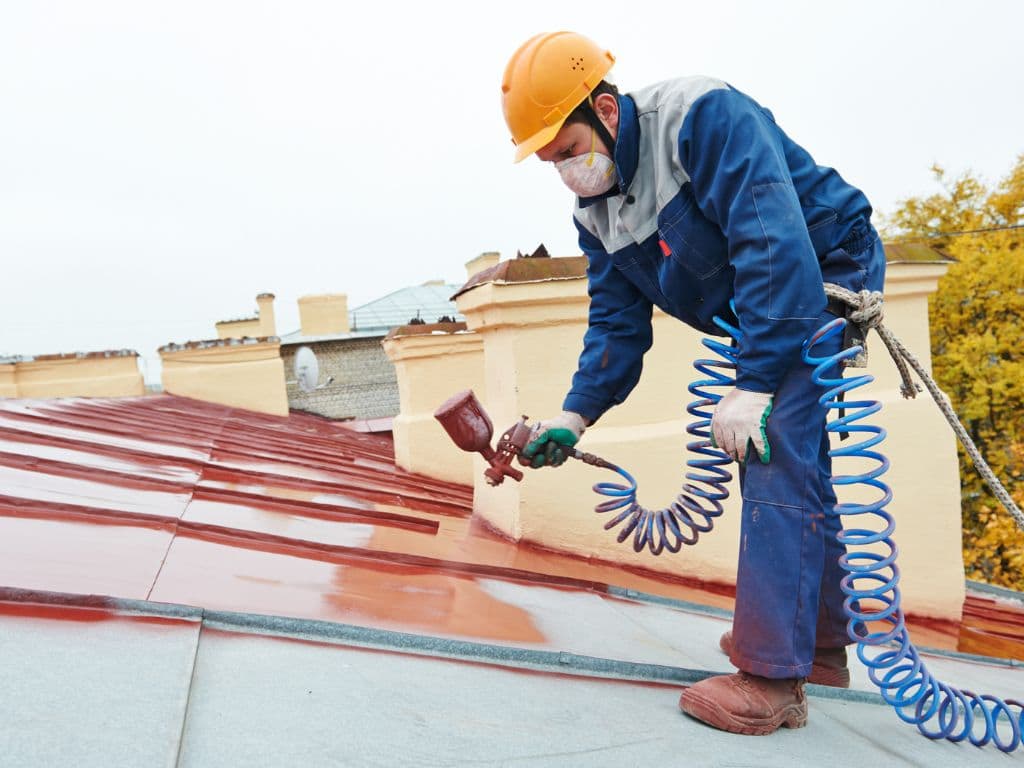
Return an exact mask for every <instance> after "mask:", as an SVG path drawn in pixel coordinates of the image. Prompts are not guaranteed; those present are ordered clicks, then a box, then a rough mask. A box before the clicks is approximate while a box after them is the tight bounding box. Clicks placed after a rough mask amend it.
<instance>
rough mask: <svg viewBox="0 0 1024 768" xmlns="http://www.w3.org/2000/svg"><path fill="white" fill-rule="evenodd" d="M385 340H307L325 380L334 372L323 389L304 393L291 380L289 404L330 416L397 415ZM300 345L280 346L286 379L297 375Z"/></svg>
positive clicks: (395, 384)
mask: <svg viewBox="0 0 1024 768" xmlns="http://www.w3.org/2000/svg"><path fill="white" fill-rule="evenodd" d="M381 340H382V339H381V338H368V339H343V340H338V341H321V342H317V343H310V344H306V345H305V346H308V347H309V348H310V349H312V350H313V353H314V354H315V355H316V357H317V360H318V361H319V364H320V382H321V383H323V382H325V381H327V379H328V377H330V376H333V377H334V381H333V382H332V383H331V384H330V385H328V386H327V387H325V388H324V389H318V390H316V391H314V392H303V391H302V390H300V389H299V386H298V384H293V383H289V384H288V385H287V386H288V407H289V408H296V409H298V410H302V411H307V412H309V413H316V414H319V415H320V416H326V417H327V418H329V419H375V418H380V417H382V416H394V415H396V414H397V413H398V410H399V404H398V381H397V379H396V378H395V366H394V365H393V364H392V363H391V361H390V360H388V356H387V355H386V354H385V353H384V348H383V347H382V346H381ZM300 346H303V345H301V344H294V345H289V346H287V347H281V357H282V358H283V359H284V369H285V379H286V380H287V381H288V382H292V381H293V380H294V379H295V352H296V350H298V349H299V347H300Z"/></svg>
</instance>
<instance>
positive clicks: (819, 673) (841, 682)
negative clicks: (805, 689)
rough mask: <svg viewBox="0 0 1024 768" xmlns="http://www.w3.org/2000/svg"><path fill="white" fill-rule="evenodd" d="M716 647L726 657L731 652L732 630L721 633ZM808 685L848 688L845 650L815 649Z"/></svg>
mask: <svg viewBox="0 0 1024 768" xmlns="http://www.w3.org/2000/svg"><path fill="white" fill-rule="evenodd" d="M718 647H719V648H721V649H722V651H723V652H724V653H725V655H726V656H729V655H730V654H731V652H732V630H731V629H730V630H728V631H727V632H723V633H722V637H721V638H719V640H718ZM807 682H808V683H813V684H814V685H831V686H832V687H833V688H849V687H850V670H849V668H848V667H847V666H846V649H845V648H815V649H814V661H813V662H812V663H811V674H810V677H808V678H807Z"/></svg>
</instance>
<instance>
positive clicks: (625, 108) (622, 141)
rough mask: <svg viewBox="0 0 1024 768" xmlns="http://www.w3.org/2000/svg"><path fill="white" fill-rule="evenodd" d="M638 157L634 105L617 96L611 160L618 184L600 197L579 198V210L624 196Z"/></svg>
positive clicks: (638, 142)
mask: <svg viewBox="0 0 1024 768" xmlns="http://www.w3.org/2000/svg"><path fill="white" fill-rule="evenodd" d="M639 157H640V122H639V121H638V120H637V117H636V104H635V103H634V102H633V99H632V97H631V96H628V95H626V94H620V95H619V130H618V133H617V134H616V136H615V148H614V149H613V150H612V160H614V161H615V174H616V176H617V177H618V184H617V185H616V186H614V187H612V188H611V189H609V190H608V191H607V192H605V193H604V194H602V195H594V196H593V197H581V198H579V206H580V208H587V207H589V206H591V205H593V204H594V203H596V202H598V201H600V200H606V199H608V198H609V197H615V195H624V194H626V191H627V190H628V189H629V185H630V184H632V183H633V177H634V176H635V175H636V166H637V163H638V162H639Z"/></svg>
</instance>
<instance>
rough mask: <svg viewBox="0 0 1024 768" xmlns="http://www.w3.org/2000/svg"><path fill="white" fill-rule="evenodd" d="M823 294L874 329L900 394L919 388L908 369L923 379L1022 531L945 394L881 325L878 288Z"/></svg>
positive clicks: (1020, 516)
mask: <svg viewBox="0 0 1024 768" xmlns="http://www.w3.org/2000/svg"><path fill="white" fill-rule="evenodd" d="M825 295H826V296H829V297H831V298H836V299H839V300H840V301H842V302H843V303H844V304H846V305H847V306H849V307H851V308H852V310H853V311H852V312H850V314H849V320H850V321H852V322H853V323H855V324H857V325H859V326H860V327H861V328H863V329H864V332H865V333H866V332H867V330H868V329H869V328H874V329H875V331H877V332H878V335H879V336H880V337H881V338H882V342H883V343H884V344H885V347H886V349H888V350H889V354H890V355H891V356H892V359H893V362H895V363H896V367H897V368H898V369H899V371H900V377H901V378H902V379H903V383H902V384H901V385H900V393H901V394H902V395H903V396H904V397H906V398H911V397H914V396H915V395H916V394H917V393H918V392H920V391H921V388H920V387H919V386H918V385H917V384H916V383H915V382H914V380H913V379H912V378H911V376H910V370H909V368H913V369H914V371H915V372H916V373H917V375H918V377H919V378H920V379H921V381H922V382H924V386H925V389H927V390H928V393H929V394H930V395H931V396H932V400H934V401H935V404H936V405H937V406H938V407H939V410H940V411H942V415H943V416H945V417H946V421H947V422H949V426H951V427H952V428H953V432H955V433H956V436H957V438H958V439H959V440H960V442H961V444H962V445H963V446H964V450H966V451H967V455H968V456H970V457H971V461H972V462H974V468H975V469H977V470H978V474H980V475H981V477H982V479H983V480H984V481H985V484H986V485H988V487H989V488H990V489H991V491H992V493H993V494H995V497H996V498H997V499H999V503H1000V504H1002V505H1003V507H1004V508H1005V509H1006V511H1007V512H1009V513H1010V514H1011V515H1012V516H1013V519H1014V520H1015V521H1016V523H1017V527H1018V528H1020V529H1021V530H1022V531H1024V513H1021V511H1020V508H1019V507H1018V506H1017V505H1016V504H1015V503H1014V501H1013V499H1012V498H1011V497H1010V494H1009V492H1008V491H1007V490H1006V488H1004V487H1003V484H1002V483H1001V482H999V478H998V477H996V475H995V473H994V472H993V471H992V468H991V467H989V465H988V462H986V461H985V458H984V457H983V456H982V455H981V451H979V450H978V448H977V446H976V445H975V444H974V441H973V440H972V439H971V436H970V435H969V434H968V433H967V430H966V429H965V428H964V425H963V424H961V423H960V419H959V418H957V415H956V412H955V411H954V410H953V405H952V403H951V402H950V399H949V396H948V395H947V394H946V393H945V392H943V391H942V390H941V389H940V388H939V385H938V384H936V383H935V380H934V379H933V378H932V377H931V376H929V375H928V372H927V371H926V370H925V369H924V366H923V365H921V362H920V361H919V360H918V359H917V358H916V357H914V355H913V353H911V352H910V350H908V349H907V348H906V347H905V346H903V343H902V342H900V340H899V339H897V338H896V336H894V335H893V333H892V331H890V330H889V329H888V328H886V327H885V326H884V325H883V324H882V314H883V313H882V294H881V293H880V292H879V291H860V292H859V293H857V292H855V291H851V290H848V289H846V288H843V287H842V286H840V285H836V284H835V283H825ZM908 366H909V368H908Z"/></svg>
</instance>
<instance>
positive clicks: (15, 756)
mask: <svg viewBox="0 0 1024 768" xmlns="http://www.w3.org/2000/svg"><path fill="white" fill-rule="evenodd" d="M471 496H472V494H471V491H470V489H469V488H466V487H463V486H459V485H454V484H451V483H444V482H440V481H436V480H431V479H429V478H424V477H422V476H417V475H411V474H409V473H406V472H404V471H402V470H401V469H398V468H397V467H396V466H395V465H394V461H393V458H392V447H391V444H390V442H389V441H388V440H387V439H384V438H381V437H378V436H373V435H366V434H361V433H357V432H353V431H351V430H348V429H345V428H344V427H343V426H341V425H338V424H335V423H332V422H329V421H326V420H324V419H320V418H317V417H312V416H306V415H302V414H293V415H291V416H290V417H287V418H278V417H271V416H261V415H258V414H254V413H251V412H247V411H242V410H238V409H232V408H227V407H222V406H217V405H212V404H208V403H200V402H197V401H193V400H188V399H185V398H180V397H174V396H169V395H161V396H151V397H141V398H125V399H97V400H85V399H71V400H56V401H24V400H0V585H2V588H0V655H2V657H3V658H4V659H5V663H4V665H3V667H2V669H3V670H4V671H3V673H2V675H3V676H2V679H0V682H2V684H3V686H4V690H5V700H6V701H8V702H10V703H12V704H13V706H12V707H10V708H9V709H8V711H7V713H6V714H5V728H4V729H0V755H5V756H7V759H8V760H10V761H11V762H10V764H12V765H32V766H45V765H64V764H66V763H67V758H68V756H69V755H73V756H74V758H75V764H76V765H79V766H89V765H97V766H99V765H103V766H118V765H126V766H127V765H131V766H135V765H161V764H162V765H189V766H193V765H195V766H199V765H201V766H206V765H210V766H214V765H217V766H221V765H241V764H246V765H300V764H306V765H323V764H340V765H389V766H390V765H452V764H462V765H482V764H502V763H503V762H504V763H506V764H526V765H552V766H556V765H557V766H562V765H587V766H595V765H616V766H621V765H634V764H654V765H663V764H669V762H670V761H671V760H677V759H678V757H679V756H680V755H686V756H687V757H688V758H690V760H691V761H692V764H698V765H707V764H732V765H746V764H749V765H818V764H821V762H823V761H826V760H827V761H829V762H833V763H835V764H837V765H843V764H847V763H849V762H851V758H850V757H849V756H850V755H853V754H855V753H856V754H859V755H861V756H862V757H864V756H866V757H864V759H872V760H873V761H874V762H875V764H885V765H892V764H900V765H902V764H906V765H929V766H941V765H962V764H963V762H964V760H965V759H969V760H970V761H971V763H972V764H977V765H989V764H991V765H995V764H996V762H995V761H996V760H1005V759H1006V758H1005V757H1004V756H1003V755H1000V754H998V753H995V752H994V751H992V750H980V751H979V750H975V749H973V748H970V747H963V746H957V745H951V744H947V743H941V744H934V743H930V742H928V741H926V740H925V739H923V738H921V737H920V736H918V735H917V733H916V731H914V730H913V729H912V728H910V727H908V726H906V725H904V724H902V723H900V722H899V720H898V719H897V718H896V716H895V714H894V713H893V712H892V711H891V710H890V709H889V708H887V707H884V706H881V705H880V704H879V703H878V697H877V695H876V694H875V693H873V692H872V689H871V686H870V684H869V683H868V681H867V679H866V676H865V674H864V670H863V669H862V668H860V667H858V666H856V665H855V666H854V670H853V674H854V685H855V689H856V690H853V691H834V690H832V689H815V690H813V691H812V702H811V721H810V725H809V726H808V728H806V729H803V730H800V731H795V732H783V733H779V734H776V735H774V736H772V737H767V738H765V739H746V738H742V737H737V736H732V735H728V734H722V733H718V732H715V731H712V730H710V729H708V728H706V727H704V726H702V725H700V724H698V723H696V722H695V721H692V720H690V719H688V718H686V717H685V716H683V715H681V714H680V713H679V712H678V710H677V709H676V699H677V698H678V691H679V688H680V686H681V685H684V684H686V683H688V682H693V681H694V680H698V679H701V678H702V677H704V676H706V675H707V674H709V673H711V672H715V671H729V670H730V669H731V667H730V665H729V662H728V660H727V659H726V657H725V656H723V655H722V654H721V653H720V652H719V651H718V648H717V641H718V636H719V635H720V634H721V632H722V631H723V630H724V629H725V628H727V627H728V626H729V623H730V615H731V614H730V610H731V607H732V599H731V595H730V591H729V590H728V589H724V588H715V587H714V586H713V585H699V584H687V583H682V582H677V581H668V580H665V579H664V578H661V577H658V576H656V575H655V574H653V573H650V572H645V571H643V570H640V569H624V568H621V567H616V566H612V565H609V564H604V563H600V562H594V561H587V560H582V559H578V558H573V557H567V556H562V555H559V554H557V553H553V552H549V551H544V550H540V549H535V548H532V547H529V546H525V545H519V546H516V545H514V544H511V543H509V542H507V541H504V540H502V539H500V538H498V537H496V536H494V535H493V534H491V533H489V532H488V531H486V530H483V529H481V528H480V527H478V526H476V525H475V524H474V523H473V520H472V516H471V506H472V498H471ZM1022 622H1024V609H1022V606H1021V602H1020V595H1019V594H1017V593H1009V592H1005V591H999V590H993V589H991V588H983V587H980V586H976V585H972V586H971V588H970V590H969V596H968V600H967V605H966V606H965V620H964V622H963V624H962V625H960V626H958V627H951V626H941V627H931V626H928V625H927V623H920V622H919V623H913V622H912V634H913V635H914V638H915V641H916V642H917V644H918V646H919V647H922V646H925V647H930V648H931V650H928V651H927V652H926V657H927V662H928V665H929V668H931V669H933V670H934V671H935V672H936V673H937V674H938V675H939V676H940V677H943V678H944V679H947V680H949V681H950V682H953V683H955V684H958V685H960V686H963V687H970V688H972V689H974V690H979V691H985V692H987V693H994V694H997V695H1003V696H1012V695H1015V694H1018V693H1019V691H1020V690H1021V689H1022V687H1024V685H1022V683H1024V670H1022V669H1021V667H1020V665H1019V664H1017V663H1016V662H1011V661H1008V660H1006V659H1008V658H1011V657H1016V658H1018V659H1024V642H1022V640H1021V635H1022V626H1024V623H1022ZM982 653H987V654H994V655H996V656H1001V657H1004V658H1002V659H996V658H982V657H980V656H977V655H975V654H982ZM0 762H3V761H2V760H0ZM858 762H861V760H860V758H858ZM1000 764H1001V763H1000Z"/></svg>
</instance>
